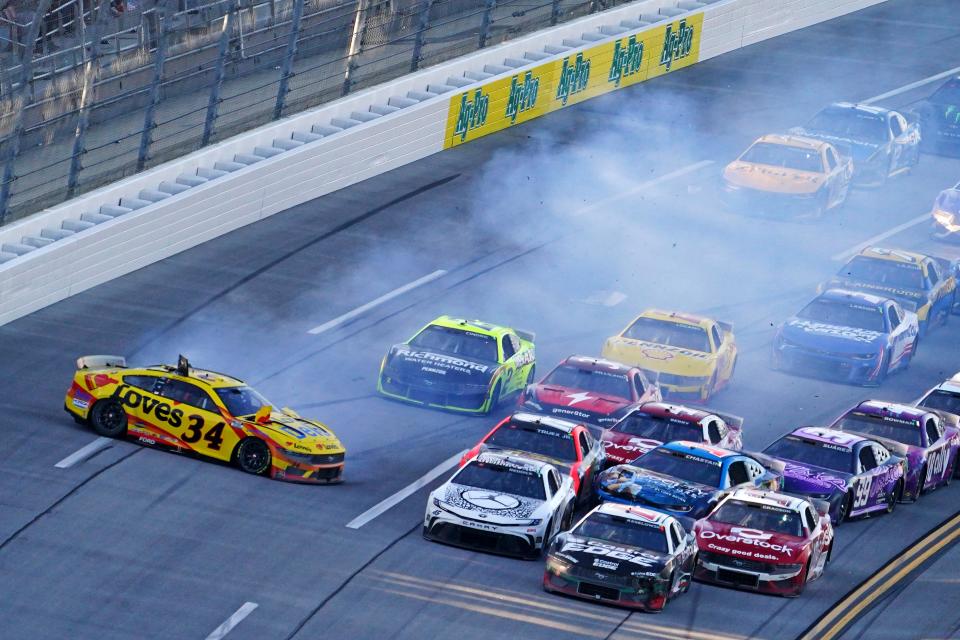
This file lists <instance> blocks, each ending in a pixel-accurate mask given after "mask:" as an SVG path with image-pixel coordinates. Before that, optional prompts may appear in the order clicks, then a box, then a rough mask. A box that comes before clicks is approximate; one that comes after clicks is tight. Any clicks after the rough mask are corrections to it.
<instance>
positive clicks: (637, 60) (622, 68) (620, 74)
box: [607, 36, 643, 87]
mask: <svg viewBox="0 0 960 640" xmlns="http://www.w3.org/2000/svg"><path fill="white" fill-rule="evenodd" d="M642 63H643V43H642V42H637V36H630V38H629V39H628V40H627V41H626V43H624V41H623V40H617V41H616V42H615V43H613V62H611V63H610V74H609V75H608V76H607V80H608V81H609V82H612V83H613V86H615V87H619V86H620V81H621V80H622V79H624V78H627V77H630V76H632V75H634V74H635V73H640V67H641V66H642Z"/></svg>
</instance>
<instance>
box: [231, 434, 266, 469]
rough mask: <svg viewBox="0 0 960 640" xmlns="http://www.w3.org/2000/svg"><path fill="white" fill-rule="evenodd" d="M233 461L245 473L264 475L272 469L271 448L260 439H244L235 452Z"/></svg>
mask: <svg viewBox="0 0 960 640" xmlns="http://www.w3.org/2000/svg"><path fill="white" fill-rule="evenodd" d="M233 459H234V462H236V463H237V466H238V467H240V470H241V471H243V472H244V473H251V474H253V475H255V476H259V475H263V474H264V473H266V472H267V470H269V469H270V461H271V455H270V447H268V446H267V443H266V442H264V441H263V440H261V439H260V438H256V437H252V436H251V437H249V438H244V439H243V440H241V441H240V442H239V443H238V444H237V448H236V449H234V450H233Z"/></svg>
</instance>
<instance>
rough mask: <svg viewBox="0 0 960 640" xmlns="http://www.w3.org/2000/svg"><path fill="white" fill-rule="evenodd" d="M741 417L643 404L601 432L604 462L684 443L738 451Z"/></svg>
mask: <svg viewBox="0 0 960 640" xmlns="http://www.w3.org/2000/svg"><path fill="white" fill-rule="evenodd" d="M742 426H743V418H738V417H736V416H723V417H720V416H719V415H716V414H714V413H711V412H710V410H708V409H692V408H690V407H684V406H681V405H676V404H668V403H666V402H646V403H644V404H642V405H640V406H638V407H636V408H634V409H632V410H631V411H630V413H628V414H627V415H625V416H624V417H623V418H622V419H621V420H620V421H619V422H618V423H617V424H615V425H613V427H611V428H610V429H608V430H606V431H604V432H603V446H604V448H605V449H606V455H607V462H608V463H610V464H626V463H630V462H633V461H634V460H635V459H637V458H638V457H640V456H641V455H643V454H644V453H646V452H647V451H650V450H651V449H653V448H654V447H656V446H658V445H661V444H663V443H664V442H670V441H672V440H687V441H689V442H697V443H703V444H708V445H711V446H715V447H721V448H724V449H740V448H741V446H742V445H743V438H742V434H741V431H742Z"/></svg>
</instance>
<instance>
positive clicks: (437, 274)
mask: <svg viewBox="0 0 960 640" xmlns="http://www.w3.org/2000/svg"><path fill="white" fill-rule="evenodd" d="M445 275H447V272H446V270H445V269H437V270H436V271H434V272H433V273H428V274H427V275H425V276H423V277H422V278H418V279H416V280H414V281H413V282H408V283H407V284H405V285H403V286H402V287H397V288H396V289H394V290H393V291H390V292H389V293H385V294H383V295H382V296H380V297H379V298H377V299H376V300H371V301H370V302H368V303H367V304H364V305H361V306H359V307H357V308H356V309H354V310H353V311H348V312H347V313H345V314H343V315H342V316H337V317H336V318H334V319H333V320H331V321H329V322H324V323H323V324H321V325H318V326H316V327H314V328H313V329H310V330H309V331H307V333H312V334H313V335H317V334H320V333H323V332H324V331H329V330H330V329H334V328H336V327H339V326H340V325H342V324H343V323H344V322H347V321H349V320H353V319H354V318H356V317H357V316H359V315H361V314H363V313H366V312H367V311H370V309H373V308H375V307H378V306H380V305H381V304H383V303H384V302H389V301H390V300H393V299H394V298H396V297H397V296H402V295H403V294H405V293H406V292H408V291H412V290H413V289H416V288H417V287H421V286H423V285H425V284H427V283H428V282H433V281H434V280H436V279H437V278H442V277H443V276H445Z"/></svg>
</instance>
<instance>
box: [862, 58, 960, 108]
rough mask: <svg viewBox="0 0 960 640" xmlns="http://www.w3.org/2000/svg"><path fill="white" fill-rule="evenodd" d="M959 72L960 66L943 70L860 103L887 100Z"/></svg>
mask: <svg viewBox="0 0 960 640" xmlns="http://www.w3.org/2000/svg"><path fill="white" fill-rule="evenodd" d="M958 72H960V67H954V68H953V69H950V70H949V71H943V72H941V73H938V74H936V75H932V76H930V77H928V78H924V79H923V80H917V81H916V82H911V83H910V84H905V85H903V86H902V87H900V88H898V89H893V90H892V91H887V92H886V93H881V94H880V95H878V96H873V97H872V98H867V99H866V100H862V101H861V102H860V104H873V103H875V102H880V101H881V100H886V99H887V98H892V97H893V96H897V95H900V94H901V93H906V92H907V91H912V90H913V89H916V88H918V87H922V86H923V85H925V84H930V83H931V82H936V81H937V80H943V79H944V78H946V77H948V76H952V75H953V74H955V73H958Z"/></svg>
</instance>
